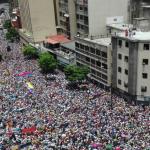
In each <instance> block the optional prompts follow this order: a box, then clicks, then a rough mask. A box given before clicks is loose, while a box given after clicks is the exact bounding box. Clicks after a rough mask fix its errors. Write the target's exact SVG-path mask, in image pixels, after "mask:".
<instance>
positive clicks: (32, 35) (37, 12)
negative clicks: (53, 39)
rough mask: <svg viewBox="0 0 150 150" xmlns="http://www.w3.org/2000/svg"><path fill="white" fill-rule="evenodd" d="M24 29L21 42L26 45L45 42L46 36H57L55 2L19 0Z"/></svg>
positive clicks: (51, 0)
mask: <svg viewBox="0 0 150 150" xmlns="http://www.w3.org/2000/svg"><path fill="white" fill-rule="evenodd" d="M18 2H19V8H20V16H21V23H22V29H21V30H20V36H21V40H22V41H23V42H24V43H25V42H26V43H29V42H31V43H38V42H41V41H44V39H45V38H46V36H49V35H55V34H56V23H55V11H54V1H53V0H43V1H42V2H41V0H36V2H35V1H33V0H19V1H18Z"/></svg>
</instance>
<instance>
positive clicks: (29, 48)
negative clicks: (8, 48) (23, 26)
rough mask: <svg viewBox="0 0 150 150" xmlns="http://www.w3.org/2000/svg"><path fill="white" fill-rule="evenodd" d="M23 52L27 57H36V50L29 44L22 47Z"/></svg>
mask: <svg viewBox="0 0 150 150" xmlns="http://www.w3.org/2000/svg"><path fill="white" fill-rule="evenodd" d="M23 54H24V56H25V57H26V58H28V59H33V58H38V56H39V55H38V51H37V49H36V48H34V47H33V46H31V45H26V46H24V47H23Z"/></svg>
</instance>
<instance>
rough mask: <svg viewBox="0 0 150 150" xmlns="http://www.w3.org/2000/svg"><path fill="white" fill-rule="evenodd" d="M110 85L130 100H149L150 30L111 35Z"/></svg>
mask: <svg viewBox="0 0 150 150" xmlns="http://www.w3.org/2000/svg"><path fill="white" fill-rule="evenodd" d="M112 52H113V55H112V56H113V57H112V87H113V88H114V89H117V91H119V92H120V93H123V94H124V95H125V96H127V98H130V100H131V99H132V100H137V101H145V102H148V101H149V102H150V82H149V81H150V32H141V31H131V32H128V33H127V32H122V33H118V34H116V35H114V36H113V37H112Z"/></svg>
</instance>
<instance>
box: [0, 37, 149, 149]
mask: <svg viewBox="0 0 150 150" xmlns="http://www.w3.org/2000/svg"><path fill="white" fill-rule="evenodd" d="M0 42H1V47H0V51H1V53H3V56H5V57H4V61H2V62H0V149H14V150H17V149H19V150H20V149H31V150H51V149H54V150H112V149H114V150H148V149H150V126H149V125H150V107H149V106H145V107H142V106H136V105H131V104H127V103H126V102H125V101H124V100H123V99H122V98H119V97H117V96H115V95H113V97H112V98H113V99H112V106H113V109H112V108H111V107H110V93H109V92H106V91H104V90H102V89H101V88H99V87H98V86H96V85H94V84H92V83H87V87H88V89H87V90H69V89H67V88H66V85H67V83H68V82H67V81H66V79H65V76H64V73H63V72H61V71H59V70H57V72H58V74H57V75H54V76H55V80H46V78H45V76H44V75H42V74H41V72H40V68H39V66H38V63H37V61H36V60H25V59H24V57H23V55H22V53H21V51H20V48H21V44H18V43H11V45H10V47H11V48H12V50H11V51H9V52H8V51H7V41H4V39H3V38H2V36H1V39H0ZM26 72H29V73H26ZM28 74H30V75H28ZM31 87H32V88H31Z"/></svg>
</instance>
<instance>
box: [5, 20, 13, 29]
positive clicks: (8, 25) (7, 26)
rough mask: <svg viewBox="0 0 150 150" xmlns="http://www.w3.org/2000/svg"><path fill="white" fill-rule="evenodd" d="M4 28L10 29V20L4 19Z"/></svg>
mask: <svg viewBox="0 0 150 150" xmlns="http://www.w3.org/2000/svg"><path fill="white" fill-rule="evenodd" d="M3 27H4V29H10V28H11V27H12V25H11V21H10V20H6V21H5V22H4V24H3Z"/></svg>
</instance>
